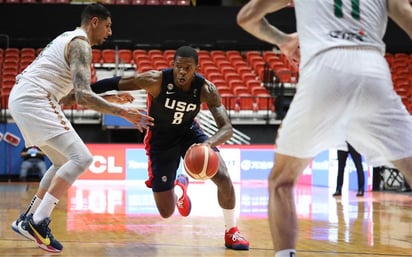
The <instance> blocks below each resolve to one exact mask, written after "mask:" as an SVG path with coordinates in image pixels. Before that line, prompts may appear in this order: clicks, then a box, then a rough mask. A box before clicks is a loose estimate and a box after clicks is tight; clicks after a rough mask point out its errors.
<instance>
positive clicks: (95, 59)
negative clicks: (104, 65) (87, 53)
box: [92, 49, 102, 63]
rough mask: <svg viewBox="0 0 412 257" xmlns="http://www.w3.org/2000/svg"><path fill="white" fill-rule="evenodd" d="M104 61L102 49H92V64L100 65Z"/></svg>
mask: <svg viewBox="0 0 412 257" xmlns="http://www.w3.org/2000/svg"><path fill="white" fill-rule="evenodd" d="M101 61H102V51H101V50H100V49H92V63H100V62H101Z"/></svg>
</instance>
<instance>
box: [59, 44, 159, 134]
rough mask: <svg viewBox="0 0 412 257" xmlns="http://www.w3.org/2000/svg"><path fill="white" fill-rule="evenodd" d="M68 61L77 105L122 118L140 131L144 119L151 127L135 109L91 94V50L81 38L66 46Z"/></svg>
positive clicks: (149, 118) (147, 118)
mask: <svg viewBox="0 0 412 257" xmlns="http://www.w3.org/2000/svg"><path fill="white" fill-rule="evenodd" d="M67 53H68V61H69V65H70V69H71V73H72V79H73V87H74V97H75V99H76V102H77V103H78V104H81V105H83V106H85V107H86V108H89V109H93V110H96V111H99V112H102V113H107V114H112V115H117V116H122V117H123V118H125V119H127V120H129V121H130V122H132V123H133V124H135V125H136V126H137V128H138V129H139V130H140V131H142V128H144V127H146V125H142V124H141V123H140V122H141V121H142V119H144V120H145V121H146V122H147V123H148V124H147V125H151V121H152V120H153V119H152V118H151V117H148V116H146V115H143V114H141V113H140V110H139V109H137V108H131V107H122V106H120V105H117V104H113V103H110V102H107V101H105V100H104V99H103V98H102V97H100V96H99V95H97V94H95V93H93V91H92V90H91V88H90V77H91V76H90V64H91V59H92V48H91V47H90V45H89V43H88V42H87V41H86V40H84V39H82V38H75V39H73V40H72V41H71V42H70V44H69V45H68V51H67Z"/></svg>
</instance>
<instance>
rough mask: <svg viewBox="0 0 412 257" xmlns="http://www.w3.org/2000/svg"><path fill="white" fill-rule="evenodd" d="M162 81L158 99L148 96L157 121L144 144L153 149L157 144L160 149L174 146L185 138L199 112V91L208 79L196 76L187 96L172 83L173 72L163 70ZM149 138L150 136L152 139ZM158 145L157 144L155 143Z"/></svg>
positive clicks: (150, 110)
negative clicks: (180, 139) (149, 144)
mask: <svg viewBox="0 0 412 257" xmlns="http://www.w3.org/2000/svg"><path fill="white" fill-rule="evenodd" d="M162 74H163V81H162V88H161V91H160V94H159V95H158V96H157V97H152V96H150V95H148V100H147V107H148V108H147V109H148V112H149V113H148V114H149V115H150V116H152V117H153V118H154V126H153V127H150V129H149V131H148V134H147V135H146V138H145V142H147V143H151V144H152V146H153V144H154V142H155V140H156V142H158V143H159V144H160V145H163V146H164V145H168V144H169V145H173V144H175V143H176V142H177V141H176V140H178V138H179V135H185V134H186V133H187V130H188V129H190V128H191V127H192V125H193V123H194V122H195V117H196V116H197V114H198V113H199V111H200V105H201V102H200V91H201V88H202V85H203V84H204V81H205V79H204V78H203V77H202V76H200V75H199V74H196V75H195V77H194V80H193V82H192V85H191V88H190V90H189V91H188V92H184V91H183V90H181V89H180V88H178V87H177V86H176V85H174V82H173V69H171V68H170V69H164V70H162ZM149 135H150V136H149ZM156 145H157V143H156Z"/></svg>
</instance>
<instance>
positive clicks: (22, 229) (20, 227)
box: [11, 213, 34, 241]
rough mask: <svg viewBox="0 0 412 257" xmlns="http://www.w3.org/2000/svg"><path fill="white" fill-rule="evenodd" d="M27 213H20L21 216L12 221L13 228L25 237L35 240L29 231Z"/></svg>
mask: <svg viewBox="0 0 412 257" xmlns="http://www.w3.org/2000/svg"><path fill="white" fill-rule="evenodd" d="M26 218H27V217H26V214H24V213H23V214H20V217H19V218H18V219H17V220H15V221H13V223H11V229H13V230H14V232H16V233H18V234H19V235H21V236H24V237H25V238H27V239H29V240H32V241H34V237H33V236H32V235H30V233H29V231H27V222H26Z"/></svg>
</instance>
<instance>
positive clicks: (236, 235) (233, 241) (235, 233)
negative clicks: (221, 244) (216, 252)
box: [225, 227, 249, 250]
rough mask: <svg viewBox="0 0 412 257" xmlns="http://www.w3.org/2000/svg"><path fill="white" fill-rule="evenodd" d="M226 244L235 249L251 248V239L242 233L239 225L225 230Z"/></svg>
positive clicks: (227, 246)
mask: <svg viewBox="0 0 412 257" xmlns="http://www.w3.org/2000/svg"><path fill="white" fill-rule="evenodd" d="M225 246H226V248H229V249H233V250H249V241H247V240H246V238H245V237H244V236H243V235H242V234H240V232H239V229H238V228H237V227H233V228H231V229H229V230H228V231H226V232H225Z"/></svg>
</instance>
